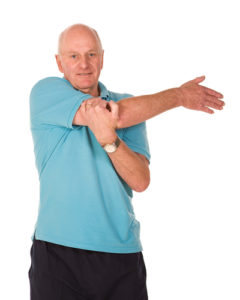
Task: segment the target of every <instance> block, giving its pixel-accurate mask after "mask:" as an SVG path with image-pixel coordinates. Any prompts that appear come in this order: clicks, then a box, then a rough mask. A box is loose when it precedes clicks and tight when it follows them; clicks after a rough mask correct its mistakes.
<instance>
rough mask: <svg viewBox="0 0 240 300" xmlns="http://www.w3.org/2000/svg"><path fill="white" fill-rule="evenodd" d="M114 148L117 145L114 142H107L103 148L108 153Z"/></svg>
mask: <svg viewBox="0 0 240 300" xmlns="http://www.w3.org/2000/svg"><path fill="white" fill-rule="evenodd" d="M116 148H117V147H116V145H115V144H108V145H106V146H105V147H104V149H105V150H106V151H107V152H109V153H111V152H114V151H115V150H116Z"/></svg>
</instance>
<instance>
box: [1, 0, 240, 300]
mask: <svg viewBox="0 0 240 300" xmlns="http://www.w3.org/2000/svg"><path fill="white" fill-rule="evenodd" d="M0 20H1V26H0V31H1V32H0V33H1V35H0V40H1V48H0V49H1V55H0V63H1V64H0V65H1V72H0V73H1V110H0V113H1V118H0V121H1V141H2V142H1V156H0V157H1V165H0V166H1V167H0V170H1V190H0V192H1V197H0V199H1V202H0V205H1V207H0V230H1V232H0V234H1V248H0V249H1V250H0V251H1V255H0V266H1V267H0V274H1V289H0V298H1V299H3V300H8V299H24V300H25V299H29V282H28V274H27V272H28V270H29V268H30V247H31V239H30V237H31V234H32V231H33V228H34V225H35V222H36V218H37V210H38V202H39V184H38V175H37V170H36V167H35V161H34V153H33V143H32V137H31V132H30V126H29V125H30V123H29V102H28V101H29V98H28V97H29V93H30V90H31V88H32V86H33V84H34V83H35V82H36V81H38V80H39V79H41V78H43V77H47V76H61V74H60V73H59V72H58V70H57V67H56V64H55V58H54V54H55V53H56V47H57V37H58V34H59V33H60V32H61V31H62V30H63V29H64V28H65V27H67V26H69V25H71V24H74V23H85V24H87V25H89V26H92V27H93V28H95V29H97V31H98V33H99V35H100V37H101V39H102V43H103V47H104V49H105V61H104V69H103V71H102V75H101V77H100V80H101V81H102V82H103V83H104V84H105V85H106V86H107V87H108V89H110V90H112V91H116V92H128V93H132V94H134V95H141V94H148V93H155V92H158V91H161V90H165V89H168V88H172V87H177V86H180V85H181V84H183V83H184V82H186V81H188V80H191V79H194V78H195V77H197V76H201V75H206V80H205V81H204V82H203V83H202V85H205V86H208V87H210V88H212V89H215V90H217V91H219V92H221V93H222V94H224V101H225V102H226V106H225V107H224V109H223V111H215V114H213V115H210V114H206V113H203V112H199V111H193V110H188V109H185V108H177V109H174V110H171V111H168V112H165V113H163V114H161V115H159V116H157V117H155V118H153V119H151V120H149V121H148V122H147V129H148V137H149V144H150V149H151V155H152V159H151V164H150V168H151V178H152V179H151V185H150V186H149V188H148V189H147V190H146V191H145V192H143V193H135V197H134V200H133V205H134V209H135V214H136V218H137V219H138V220H139V221H140V223H141V240H142V244H143V248H144V250H143V254H144V259H145V264H146V267H147V285H148V293H149V299H150V300H159V299H161V300H176V299H177V300H178V299H184V300H192V299H194V300H198V299H199V300H200V299H201V300H202V299H204V300H215V299H216V300H222V299H224V300H229V299H231V300H239V299H240V255H239V254H240V242H239V232H240V230H239V229H240V219H239V213H240V205H239V201H240V192H239V185H238V183H239V167H240V163H239V151H240V146H239V128H240V126H239V125H240V124H239V117H238V114H239V109H240V105H239V67H240V64H239V53H240V47H239V28H240V26H239V25H240V24H239V23H240V22H239V9H237V1H233V0H228V1H211V0H208V1H205V0H204V1H187V0H182V1H177V0H172V1H162V2H161V1H153V0H148V1H146V2H145V1H140V0H138V1H130V0H128V1H123V0H121V1H118V2H117V1H96V0H92V1H80V0H78V1H73V0H68V1H60V0H58V1H55V0H54V1H26V0H25V1H8V2H5V3H4V4H1V7H0Z"/></svg>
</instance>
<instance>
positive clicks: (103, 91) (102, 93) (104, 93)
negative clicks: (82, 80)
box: [98, 81, 110, 100]
mask: <svg viewBox="0 0 240 300" xmlns="http://www.w3.org/2000/svg"><path fill="white" fill-rule="evenodd" d="M98 85H99V88H100V97H101V98H102V99H104V100H109V97H110V95H109V91H108V90H107V88H106V87H105V85H104V84H103V83H101V82H100V81H98Z"/></svg>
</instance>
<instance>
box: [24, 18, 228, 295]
mask: <svg viewBox="0 0 240 300" xmlns="http://www.w3.org/2000/svg"><path fill="white" fill-rule="evenodd" d="M103 53H104V52H103V49H102V45H101V41H100V39H99V37H98V35H97V32H96V31H95V30H93V29H92V28H90V27H88V26H85V25H82V24H77V25H73V26H70V27H68V28H67V29H66V30H64V31H63V32H62V34H61V35H60V37H59V49H58V54H57V55H56V61H57V64H58V68H59V70H60V72H62V73H63V74H64V77H63V78H58V77H49V78H45V79H43V80H40V81H39V82H38V83H37V84H36V85H35V86H34V87H33V89H32V91H31V95H30V112H31V130H32V135H33V141H34V151H35V155H36V166H37V168H38V172H39V179H40V205H39V211H38V220H37V223H36V226H35V229H34V234H33V236H32V240H33V244H32V247H31V267H30V270H29V279H30V289H31V299H34V300H36V299H38V300H40V299H44V300H47V299H51V300H54V299H56V300H60V299H64V300H71V299H92V300H94V299H96V300H97V299H98V300H107V299H111V300H116V299H128V300H131V299H132V300H136V299H139V300H143V299H148V296H147V287H146V268H145V264H144V260H143V255H142V245H141V241H140V224H139V222H138V221H137V220H136V219H135V215H134V211H133V207H132V203H131V198H132V190H135V191H137V192H142V191H144V190H145V189H146V188H147V187H148V185H149V182H150V171H149V167H148V166H149V161H150V153H149V147H148V141H147V135H146V126H145V122H144V121H145V120H147V119H149V118H151V117H153V116H155V115H157V114H159V113H161V112H163V111H166V110H167V109H171V108H174V107H177V106H180V105H182V106H184V107H187V108H191V109H198V110H201V111H204V112H208V113H212V112H213V111H212V110H211V109H210V108H209V107H211V108H215V109H222V106H223V105H224V102H223V101H222V100H220V99H219V98H222V97H223V96H222V95H221V94H220V93H217V92H215V91H213V90H211V89H208V88H206V87H203V86H200V85H199V83H200V82H201V81H203V80H204V78H203V77H200V78H197V79H195V80H192V81H189V82H187V83H185V84H184V85H182V86H181V87H180V88H174V89H170V90H167V91H163V92H160V93H157V94H153V95H147V96H139V97H131V95H129V94H118V93H113V92H110V91H108V90H107V89H106V87H105V86H104V85H103V84H102V83H101V82H99V81H98V78H99V76H100V72H101V69H102V66H103Z"/></svg>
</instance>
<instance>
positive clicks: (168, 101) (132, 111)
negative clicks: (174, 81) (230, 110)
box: [117, 76, 225, 128]
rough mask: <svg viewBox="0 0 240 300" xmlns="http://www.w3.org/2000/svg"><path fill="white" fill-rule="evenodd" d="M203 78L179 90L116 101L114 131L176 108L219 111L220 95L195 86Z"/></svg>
mask: <svg viewBox="0 0 240 300" xmlns="http://www.w3.org/2000/svg"><path fill="white" fill-rule="evenodd" d="M204 79H205V76H202V77H198V78H196V79H194V80H191V81H188V82H186V83H185V84H183V85H181V86H180V87H179V88H172V89H168V90H165V91H162V92H160V93H156V94H152V95H145V96H138V97H131V98H126V99H123V100H120V101H118V105H119V121H118V125H117V128H124V127H128V126H132V125H135V124H138V123H140V122H143V121H146V120H148V119H150V118H152V117H154V116H156V115H158V114H160V113H162V112H164V111H167V110H169V109H172V108H175V107H179V106H183V107H185V108H189V109H194V110H199V111H203V112H206V113H210V114H212V113H214V111H213V110H212V109H210V108H209V107H211V108H214V109H218V110H221V109H222V108H223V105H224V104H225V103H224V102H223V101H222V100H219V98H223V95H222V94H220V93H218V92H216V91H214V90H212V89H209V88H207V87H204V86H201V85H199V83H200V82H202V81H203V80H204Z"/></svg>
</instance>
